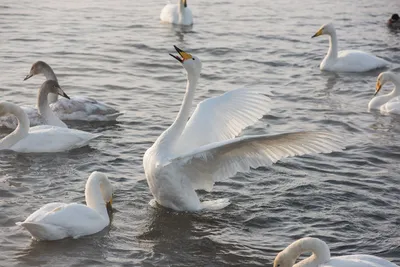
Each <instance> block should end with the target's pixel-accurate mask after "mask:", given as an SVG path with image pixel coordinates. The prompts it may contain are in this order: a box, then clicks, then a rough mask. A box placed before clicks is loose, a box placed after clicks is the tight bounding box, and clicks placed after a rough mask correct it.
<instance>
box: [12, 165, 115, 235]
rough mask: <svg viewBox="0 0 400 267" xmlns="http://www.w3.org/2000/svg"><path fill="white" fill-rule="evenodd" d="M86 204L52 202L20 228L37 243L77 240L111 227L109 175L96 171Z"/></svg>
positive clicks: (91, 180)
mask: <svg viewBox="0 0 400 267" xmlns="http://www.w3.org/2000/svg"><path fill="white" fill-rule="evenodd" d="M85 199H86V205H83V204H77V203H71V204H66V203H59V202H57V203H49V204H46V205H44V206H43V207H41V208H40V209H39V210H37V211H35V212H34V213H32V214H31V215H30V216H29V217H28V218H27V219H26V220H25V221H23V222H18V223H17V225H21V226H23V227H25V228H26V229H27V230H28V231H29V232H30V234H31V235H32V237H33V238H35V239H37V240H58V239H63V238H66V237H73V238H78V237H81V236H85V235H91V234H95V233H97V232H100V231H101V230H103V229H104V228H105V227H107V226H108V225H109V224H110V217H109V215H108V211H107V205H110V206H109V207H111V199H112V186H111V183H110V182H109V180H108V179H107V176H106V175H105V174H103V173H101V172H93V173H92V174H91V175H90V176H89V179H88V181H87V182H86V188H85Z"/></svg>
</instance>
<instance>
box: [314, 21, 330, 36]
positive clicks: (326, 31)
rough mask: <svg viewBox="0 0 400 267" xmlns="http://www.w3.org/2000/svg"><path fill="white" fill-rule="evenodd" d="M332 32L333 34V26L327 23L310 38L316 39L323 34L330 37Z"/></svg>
mask: <svg viewBox="0 0 400 267" xmlns="http://www.w3.org/2000/svg"><path fill="white" fill-rule="evenodd" d="M334 32H335V26H333V23H328V24H325V25H322V26H321V28H319V30H318V31H317V32H316V33H315V34H314V35H313V36H311V38H314V37H318V36H320V35H324V34H328V35H331V34H332V33H334Z"/></svg>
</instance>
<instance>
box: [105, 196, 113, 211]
mask: <svg viewBox="0 0 400 267" xmlns="http://www.w3.org/2000/svg"><path fill="white" fill-rule="evenodd" d="M106 208H107V211H108V212H112V199H110V201H109V202H107V204H106Z"/></svg>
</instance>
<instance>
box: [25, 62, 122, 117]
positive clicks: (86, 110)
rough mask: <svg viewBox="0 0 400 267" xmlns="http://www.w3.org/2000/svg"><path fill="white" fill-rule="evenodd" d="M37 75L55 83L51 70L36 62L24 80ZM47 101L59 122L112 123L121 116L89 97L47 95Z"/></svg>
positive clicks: (55, 78) (46, 65) (116, 111)
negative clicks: (64, 97)
mask: <svg viewBox="0 0 400 267" xmlns="http://www.w3.org/2000/svg"><path fill="white" fill-rule="evenodd" d="M37 74H43V75H44V76H45V77H46V79H47V80H54V81H57V77H56V75H55V73H54V71H53V69H52V68H51V67H50V66H49V65H48V64H47V63H45V62H43V61H38V62H36V63H34V64H33V65H32V68H31V70H30V73H29V74H28V75H27V76H26V77H25V80H27V79H29V78H30V77H32V76H34V75H37ZM48 100H49V103H50V107H51V109H52V110H53V112H54V113H55V114H56V115H57V117H59V118H60V119H61V120H80V121H114V120H116V118H117V117H118V116H120V115H121V114H122V113H120V112H119V111H118V110H116V109H114V108H112V107H110V106H108V105H106V104H104V103H101V102H98V101H97V100H95V99H93V98H89V97H72V98H70V99H58V96H57V95H56V94H49V96H48Z"/></svg>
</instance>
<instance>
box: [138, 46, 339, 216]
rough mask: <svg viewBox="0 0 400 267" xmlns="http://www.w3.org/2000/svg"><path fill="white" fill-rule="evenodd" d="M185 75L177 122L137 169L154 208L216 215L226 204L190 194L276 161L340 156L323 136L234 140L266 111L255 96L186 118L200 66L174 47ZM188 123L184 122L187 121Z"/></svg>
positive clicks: (223, 101) (221, 100)
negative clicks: (315, 155) (141, 172)
mask: <svg viewBox="0 0 400 267" xmlns="http://www.w3.org/2000/svg"><path fill="white" fill-rule="evenodd" d="M175 49H176V51H177V52H178V53H179V55H180V56H174V55H172V56H173V57H174V58H175V59H177V60H178V61H179V62H181V63H182V66H183V67H184V68H185V70H186V71H187V79H188V81H187V86H186V93H185V97H184V100H183V103H182V106H181V108H180V110H179V113H178V116H177V117H176V119H175V121H174V122H173V123H172V125H171V126H170V127H169V128H168V129H167V130H166V131H164V132H163V133H162V134H161V135H160V136H159V137H158V138H157V140H156V141H155V143H154V144H153V145H152V146H151V147H150V148H149V149H148V150H147V151H146V153H145V155H144V157H143V166H144V170H145V174H146V178H147V182H148V185H149V187H150V191H151V192H152V194H153V196H154V198H155V201H154V200H153V201H151V204H155V202H157V203H158V204H160V205H162V206H165V207H168V208H171V209H174V210H178V211H184V210H188V211H197V210H201V209H220V208H223V207H225V206H227V205H228V204H229V202H228V201H227V200H217V201H205V202H200V200H199V197H198V196H197V193H196V191H195V190H198V189H204V190H207V191H210V190H211V189H212V188H213V185H214V182H215V181H219V180H222V179H224V178H228V177H231V176H233V175H235V174H236V173H237V172H248V171H250V168H257V167H260V166H265V165H270V164H272V163H275V162H276V161H278V160H279V159H282V158H286V157H289V156H295V155H304V154H309V153H329V152H332V151H338V150H341V149H342V148H343V147H342V146H341V145H340V144H337V143H341V141H340V139H341V138H340V137H338V136H336V135H334V134H331V133H328V132H323V131H321V132H296V133H285V134H279V135H273V136H267V135H253V136H241V137H238V138H234V137H236V136H237V135H238V134H239V133H240V132H241V131H242V130H243V129H244V128H246V127H248V126H249V125H251V124H253V123H254V122H256V121H257V120H258V119H260V118H261V117H262V116H263V114H265V113H266V112H267V111H268V110H269V108H268V104H269V101H270V99H269V98H268V97H267V96H265V95H264V94H263V92H260V91H257V90H247V89H237V90H232V91H229V92H227V93H225V94H223V95H221V96H218V97H213V98H209V99H206V100H204V101H202V102H200V103H199V104H198V105H197V108H196V110H195V111H194V112H193V114H192V116H191V117H190V119H189V116H190V110H191V107H192V101H193V98H194V92H195V89H196V86H197V82H198V80H199V77H200V71H201V66H202V64H201V62H200V59H199V58H198V57H196V56H192V55H190V54H189V53H186V52H184V51H182V50H181V49H179V48H178V47H175ZM188 119H189V120H188Z"/></svg>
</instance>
